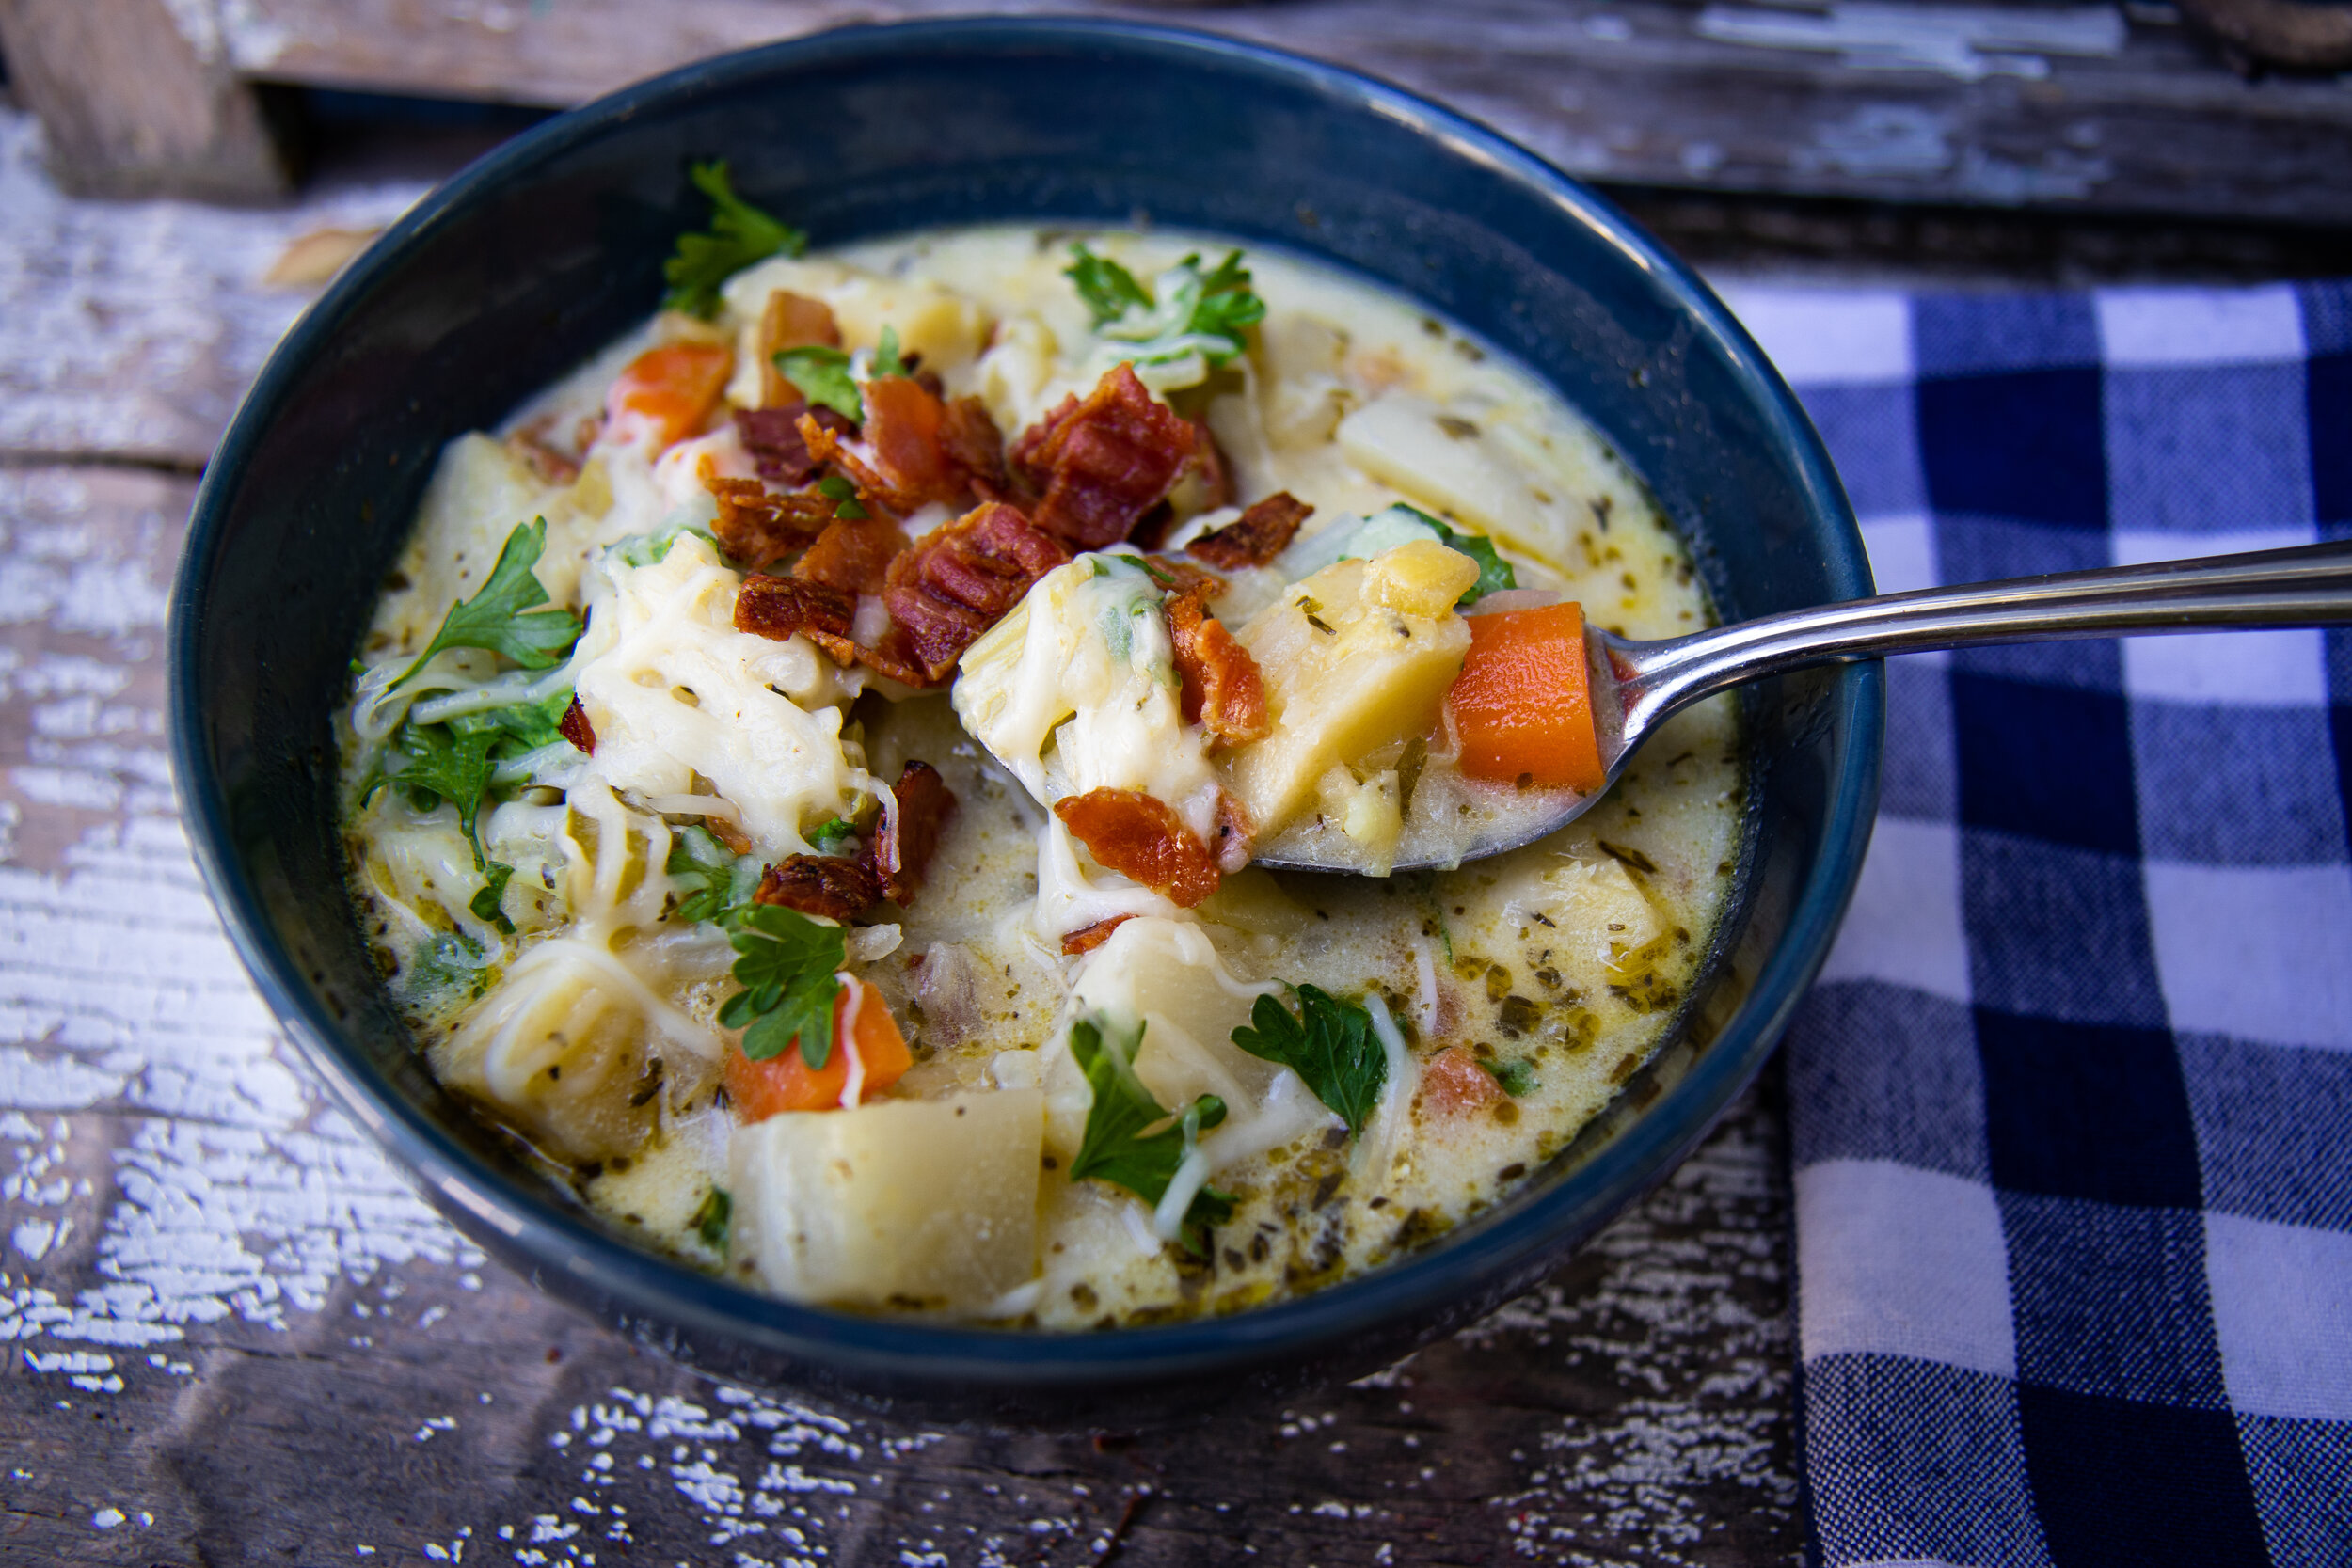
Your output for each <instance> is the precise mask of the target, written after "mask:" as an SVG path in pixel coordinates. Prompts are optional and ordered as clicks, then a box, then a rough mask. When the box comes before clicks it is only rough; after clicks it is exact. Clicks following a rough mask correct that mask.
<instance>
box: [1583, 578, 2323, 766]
mask: <svg viewBox="0 0 2352 1568" xmlns="http://www.w3.org/2000/svg"><path fill="white" fill-rule="evenodd" d="M2342 623H2352V540H2332V541H2329V542H2328V543H2326V544H2319V545H2298V546H2296V547H2294V548H2292V549H2284V550H2261V551H2256V552H2253V553H2250V554H2246V555H2219V556H2207V557H2205V558H2203V559H2201V560H2197V561H2163V562H2152V563H2150V564H2148V565H2144V566H2109V567H2105V568H2102V569H2100V570H2098V571H2093V572H2060V573H2057V574H2054V575H2052V576H2049V577H2038V578H2008V579H2006V580H2004V581H2000V582H1979V583H1970V584H1967V585H1965V586H1963V587H1959V588H1929V589H1922V590H1920V591H1918V592H1916V593H1911V594H1885V595H1883V596H1882V597H1879V598H1875V599H1850V600H1847V601H1846V602H1844V603H1842V604H1825V605H1815V606H1812V607H1810V608H1808V609H1804V610H1788V611H1786V612H1785V613H1782V614H1779V615H1767V616H1765V617H1763V618H1762V619H1760V620H1755V621H1742V622H1740V623H1738V624H1737V625H1735V626H1719V627H1716V628H1715V629H1713V630H1711V631H1702V632H1695V633H1693V634H1692V635H1691V636H1689V637H1680V638H1676V639H1675V640H1673V641H1665V642H1627V641H1619V640H1616V639H1609V640H1607V641H1606V646H1607V648H1608V651H1609V657H1610V662H1611V664H1612V666H1613V673H1614V674H1615V676H1616V681H1617V686H1618V689H1619V692H1620V695H1621V697H1622V700H1623V701H1624V704H1625V725H1626V736H1627V739H1628V740H1629V741H1630V740H1632V739H1634V738H1636V737H1638V736H1639V735H1640V734H1641V733H1642V732H1644V731H1645V730H1647V729H1648V728H1649V726H1650V725H1651V724H1654V723H1656V722H1657V721H1659V720H1661V719H1662V718H1664V717H1665V716H1666V715H1667V714H1668V713H1671V712H1672V711H1674V710H1675V709H1676V708H1678V707H1681V706H1682V705H1684V704H1686V703H1691V702H1695V701H1697V700H1698V699H1699V698H1701V697H1707V696H1711V695H1712V694H1714V693H1715V692H1717V691H1721V690H1724V689H1726V688H1728V687H1733V686H1738V685H1740V683H1742V682H1745V681H1751V680H1755V679H1756V678H1758V677H1760V676H1763V675H1769V674H1774V673H1779V672H1780V671H1784V670H1792V669H1797V668H1799V667H1801V666H1804V665H1808V664H1822V663H1830V662H1835V661H1840V660H1846V659H1857V658H1877V657H1883V656H1884V655H1887V654H1906V653H1921V652H1925V651H1927V650H1929V649H1931V648H1967V647H1978V646H1981V645H1983V644H1986V643H1993V642H2040V641H2052V640H2056V639H2059V638H2072V637H2137V636H2148V635H2154V634H2161V633H2166V632H2193V631H2203V630H2207V629H2209V628H2212V627H2217V626H2330V625H2336V624H2342Z"/></svg>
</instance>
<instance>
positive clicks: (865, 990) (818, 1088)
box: [723, 980, 914, 1125]
mask: <svg viewBox="0 0 2352 1568" xmlns="http://www.w3.org/2000/svg"><path fill="white" fill-rule="evenodd" d="M853 998H854V999H855V1001H856V1011H855V1015H854V1017H852V1016H851V1011H850V1003H851V1000H852V999H853ZM845 1021H846V1024H845ZM833 1036H834V1039H833V1054H831V1055H830V1056H827V1057H826V1058H825V1065H824V1066H823V1067H820V1068H815V1069H812V1068H810V1067H809V1065H808V1064H807V1063H806V1062H804V1061H803V1060H802V1059H801V1047H800V1043H799V1041H798V1040H797V1039H795V1040H794V1042H793V1043H792V1044H790V1045H787V1046H786V1047H785V1048H784V1050H783V1051H782V1053H779V1054H777V1055H773V1056H771V1057H769V1058H768V1059H767V1060H766V1061H764V1062H755V1061H753V1060H752V1059H751V1058H750V1057H748V1056H746V1055H744V1054H743V1048H742V1047H741V1046H740V1045H730V1046H728V1047H727V1053H726V1058H725V1062H724V1065H723V1077H724V1080H725V1082H726V1085H727V1099H728V1100H729V1101H733V1102H734V1105H735V1114H736V1115H737V1116H738V1117H740V1118H741V1119H742V1120H743V1121H744V1122H745V1123H746V1124H747V1125H748V1124H749V1123H751V1122H755V1121H765V1120H766V1119H767V1118H768V1117H772V1116H774V1115H775V1114H776V1113H777V1112H779V1111H831V1110H834V1109H837V1108H838V1107H839V1106H840V1104H841V1092H842V1090H843V1089H844V1088H846V1087H848V1085H849V1082H850V1054H851V1053H855V1054H856V1056H857V1059H858V1061H859V1063H860V1064H861V1065H863V1066H864V1068H865V1069H866V1084H865V1087H864V1089H863V1090H862V1091H861V1092H860V1093H859V1095H858V1098H859V1099H860V1100H861V1101H866V1100H871V1099H873V1098H874V1097H875V1096H876V1095H878V1094H880V1093H882V1090H884V1089H886V1088H888V1087H890V1085H893V1084H895V1083H897V1082H898V1079H899V1077H900V1076H901V1075H903V1074H904V1073H905V1071H906V1069H908V1068H910V1067H913V1066H914V1056H913V1054H911V1053H909V1052H908V1050H907V1042H906V1037H905V1036H903V1035H901V1034H899V1033H898V1020H897V1019H894V1018H892V1017H891V1016H890V1006H889V1004H887V1003H885V1002H884V1001H883V1000H882V992H881V991H878V990H875V989H874V988H873V987H871V986H869V985H867V984H866V982H865V981H863V980H852V981H850V983H849V984H848V985H845V986H843V987H842V988H841V994H840V995H838V996H836V997H834V1004H833Z"/></svg>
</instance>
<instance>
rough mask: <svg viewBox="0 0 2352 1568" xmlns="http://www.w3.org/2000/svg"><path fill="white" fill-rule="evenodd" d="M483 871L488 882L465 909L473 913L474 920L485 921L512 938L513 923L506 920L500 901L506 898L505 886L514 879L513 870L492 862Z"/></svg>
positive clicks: (508, 866) (499, 862)
mask: <svg viewBox="0 0 2352 1568" xmlns="http://www.w3.org/2000/svg"><path fill="white" fill-rule="evenodd" d="M483 871H484V874H485V876H486V877H487V878H488V880H486V881H485V882H484V883H483V884H482V887H481V889H480V891H478V892H477V893H475V894H474V895H473V899H472V901H471V902H469V904H467V906H466V908H468V909H469V910H471V911H473V917H474V918H475V919H476V920H486V921H488V922H489V923H490V924H491V925H493V926H495V927H498V928H499V929H500V930H501V931H504V932H505V933H506V934H507V935H508V936H513V935H514V934H515V923H514V922H513V921H511V920H509V919H507V918H506V911H505V909H504V908H503V905H502V901H503V900H504V899H505V897H506V884H507V883H509V882H511V881H513V880H514V879H515V868H514V867H513V866H511V865H509V864H507V863H505V862H504V861H492V862H491V863H489V864H488V865H486V866H485V867H483Z"/></svg>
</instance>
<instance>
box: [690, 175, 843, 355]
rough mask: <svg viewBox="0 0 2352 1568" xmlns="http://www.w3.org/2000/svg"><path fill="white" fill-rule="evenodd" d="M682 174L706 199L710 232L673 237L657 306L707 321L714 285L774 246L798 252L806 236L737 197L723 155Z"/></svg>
mask: <svg viewBox="0 0 2352 1568" xmlns="http://www.w3.org/2000/svg"><path fill="white" fill-rule="evenodd" d="M687 178H689V179H691V180H692V181H693V182H694V187H695V189H697V190H699V191H701V192H702V193H703V195H705V196H707V197H708V198H710V232H709V233H707V234H692V233H688V234H680V235H679V236H678V237H677V254H676V255H675V256H672V257H671V258H670V259H669V260H668V261H664V262H662V263H661V276H662V277H664V278H665V279H667V280H668V282H669V285H670V288H669V292H668V293H664V294H663V295H662V296H661V305H662V309H668V310H684V311H686V312H687V313H688V314H689V315H694V316H700V317H702V318H703V319H704V320H705V321H708V320H709V319H710V318H711V317H712V316H715V315H717V314H718V313H719V285H720V284H722V283H724V282H725V281H726V280H727V279H728V278H730V277H734V276H735V275H736V274H737V273H739V272H741V271H742V270H743V269H744V268H745V267H748V266H750V265H751V264H752V263H753V262H754V261H762V260H765V259H766V258H768V257H770V256H773V255H774V254H775V253H776V252H777V251H779V250H781V251H783V252H784V253H785V254H786V255H787V256H798V255H799V254H800V253H801V252H803V250H806V249H807V248H808V236H807V235H806V234H804V233H803V232H801V230H797V229H795V228H793V227H792V226H791V225H790V224H788V223H785V222H782V221H780V220H778V219H776V218H773V217H771V216H770V215H769V214H766V213H763V212H761V211H760V210H759V209H758V208H756V207H755V206H753V205H752V204H751V203H750V202H748V201H745V200H744V199H743V198H741V197H739V196H737V195H736V194H735V187H734V186H733V185H732V184H731V183H730V182H728V180H727V165H726V160H725V159H723V158H721V159H718V160H716V161H714V162H711V163H707V164H695V165H694V166H691V168H689V169H688V170H687Z"/></svg>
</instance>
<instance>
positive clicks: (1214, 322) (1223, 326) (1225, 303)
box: [1183, 250, 1265, 363]
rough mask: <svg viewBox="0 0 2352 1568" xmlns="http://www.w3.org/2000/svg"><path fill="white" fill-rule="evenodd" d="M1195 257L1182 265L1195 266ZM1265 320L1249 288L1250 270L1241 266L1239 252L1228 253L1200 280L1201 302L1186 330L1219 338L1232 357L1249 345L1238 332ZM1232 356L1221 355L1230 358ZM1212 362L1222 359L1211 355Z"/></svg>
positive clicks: (1259, 302) (1260, 304)
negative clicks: (1224, 341) (1227, 345)
mask: <svg viewBox="0 0 2352 1568" xmlns="http://www.w3.org/2000/svg"><path fill="white" fill-rule="evenodd" d="M1196 263H1197V258H1194V257H1190V256H1187V257H1185V258H1184V263H1183V264H1184V265H1185V266H1196ZM1263 320H1265V301H1264V300H1263V299H1260V298H1259V297H1258V296H1257V293H1255V292H1254V291H1253V290H1251V288H1250V287H1249V269H1248V267H1245V266H1243V265H1242V264H1241V252H1240V251H1238V250H1229V251H1227V252H1226V253H1225V260H1224V261H1219V262H1218V263H1217V264H1216V270H1214V271H1212V272H1211V273H1210V274H1209V275H1208V276H1207V277H1203V278H1202V279H1201V280H1200V304H1198V305H1196V306H1194V307H1193V309H1192V319H1191V320H1190V321H1189V322H1187V323H1186V324H1185V330H1187V331H1191V332H1201V333H1206V334H1208V335H1210V336H1211V337H1221V338H1224V339H1225V340H1226V341H1229V342H1231V343H1232V345H1233V349H1232V354H1239V353H1241V352H1242V350H1243V349H1245V348H1246V347H1248V342H1247V341H1246V340H1244V339H1243V337H1242V335H1241V329H1242V328H1243V327H1245V326H1248V325H1251V324H1253V323H1255V322H1262V321H1263ZM1232 354H1229V355H1226V356H1223V358H1225V359H1230V358H1232ZM1212 362H1213V363H1222V362H1223V361H1222V359H1217V358H1216V357H1215V356H1212Z"/></svg>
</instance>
